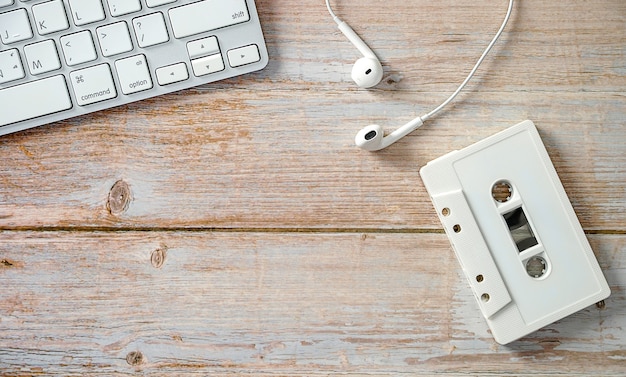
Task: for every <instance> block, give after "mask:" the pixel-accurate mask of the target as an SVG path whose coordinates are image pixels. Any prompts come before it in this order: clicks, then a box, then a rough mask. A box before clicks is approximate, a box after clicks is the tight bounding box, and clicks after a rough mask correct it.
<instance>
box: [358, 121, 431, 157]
mask: <svg viewBox="0 0 626 377" xmlns="http://www.w3.org/2000/svg"><path fill="white" fill-rule="evenodd" d="M422 124H424V121H423V120H422V118H420V117H417V118H415V119H413V120H412V121H410V122H409V123H407V124H405V125H404V126H402V127H400V128H398V129H397V130H395V131H393V132H392V133H390V134H389V135H387V136H385V135H384V133H383V128H382V127H381V126H379V125H376V124H372V125H370V126H367V127H365V128H363V129H362V130H361V131H359V132H358V133H357V134H356V137H355V138H354V143H355V144H356V145H357V147H359V148H361V149H364V150H366V151H370V152H374V151H379V150H381V149H384V148H387V147H388V146H390V145H391V144H393V143H395V142H396V141H398V140H400V139H402V138H403V137H405V136H406V135H408V134H410V133H411V132H413V131H415V129H417V128H418V127H420V126H421V125H422Z"/></svg>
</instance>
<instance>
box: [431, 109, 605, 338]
mask: <svg viewBox="0 0 626 377" xmlns="http://www.w3.org/2000/svg"><path fill="white" fill-rule="evenodd" d="M520 156H523V158H520ZM420 174H421V176H422V179H423V180H424V185H425V186H426V189H427V190H428V193H429V195H430V197H431V199H432V201H433V204H434V206H435V208H436V210H437V213H438V215H439V219H440V220H441V223H442V224H443V226H444V229H445V230H446V233H447V235H448V238H449V239H450V242H451V244H452V247H453V249H454V251H455V253H456V256H457V259H458V260H459V262H460V264H461V267H462V268H463V271H464V273H465V275H466V277H467V279H468V282H469V284H470V286H471V288H472V290H473V292H474V295H475V296H476V299H477V302H478V305H479V307H480V310H481V312H482V314H483V316H484V317H485V319H486V320H487V323H488V325H489V327H490V329H491V331H492V333H493V336H494V338H495V339H496V341H497V342H498V343H501V344H506V343H509V342H512V341H514V340H516V339H518V338H521V337H522V336H525V335H527V334H529V333H531V332H533V331H535V330H538V329H539V328H541V327H544V326H546V325H548V324H550V323H552V322H554V321H557V320H559V319H561V318H563V317H566V316H568V315H570V314H572V313H574V312H577V311H579V310H581V309H583V308H585V307H587V306H589V305H592V304H594V303H597V302H599V301H602V300H604V299H605V298H607V297H608V296H609V294H610V290H609V287H608V284H607V282H606V280H605V278H604V276H603V275H602V271H601V270H600V267H599V265H598V262H597V260H596V259H595V256H594V254H593V251H592V250H591V247H590V246H589V242H588V241H587V238H586V237H585V234H584V232H583V229H582V227H581V226H580V223H579V222H578V219H577V218H576V215H575V213H574V210H573V208H572V205H571V204H570V202H569V199H568V198H567V195H566V194H565V190H564V189H563V186H562V185H561V182H560V180H559V178H558V176H557V173H556V170H555V169H554V166H553V165H552V162H551V161H550V158H549V156H548V153H547V152H546V149H545V147H544V145H543V143H542V141H541V138H540V137H539V133H538V132H537V129H536V128H535V126H534V124H533V123H532V122H531V121H525V122H522V123H520V124H518V125H515V126H513V127H511V128H509V129H507V130H505V131H502V132H500V133H498V134H496V135H493V136H491V137H489V138H487V139H485V140H482V141H480V142H478V143H476V144H474V145H471V146H469V147H467V148H465V149H462V150H460V151H454V152H451V153H449V154H447V155H445V156H442V157H440V158H438V159H436V160H434V161H431V162H430V163H428V164H427V165H426V166H424V167H423V168H422V169H421V170H420Z"/></svg>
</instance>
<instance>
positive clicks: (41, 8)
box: [33, 0, 70, 35]
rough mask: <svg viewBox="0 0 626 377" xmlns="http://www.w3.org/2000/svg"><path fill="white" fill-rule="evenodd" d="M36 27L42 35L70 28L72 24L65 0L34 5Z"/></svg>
mask: <svg viewBox="0 0 626 377" xmlns="http://www.w3.org/2000/svg"><path fill="white" fill-rule="evenodd" d="M33 16H34V17H35V27H36V28H37V32H39V34H40V35H46V34H50V33H54V32H57V31H61V30H65V29H69V27H70V24H69V22H68V21H67V16H66V15H65V6H63V1H61V0H54V1H48V2H45V3H41V4H36V5H33Z"/></svg>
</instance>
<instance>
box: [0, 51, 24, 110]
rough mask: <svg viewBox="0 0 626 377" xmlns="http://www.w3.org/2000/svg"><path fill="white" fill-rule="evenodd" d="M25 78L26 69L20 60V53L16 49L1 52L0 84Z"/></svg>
mask: <svg viewBox="0 0 626 377" xmlns="http://www.w3.org/2000/svg"><path fill="white" fill-rule="evenodd" d="M23 77H24V67H22V61H21V60H20V53H19V52H18V51H17V50H16V49H11V50H7V51H2V52H0V84H4V83H5V82H9V81H13V80H19V79H21V78H23ZM0 105H1V103H0Z"/></svg>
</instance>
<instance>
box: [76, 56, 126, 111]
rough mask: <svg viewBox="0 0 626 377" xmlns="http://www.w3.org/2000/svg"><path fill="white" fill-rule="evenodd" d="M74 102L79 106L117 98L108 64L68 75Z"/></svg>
mask: <svg viewBox="0 0 626 377" xmlns="http://www.w3.org/2000/svg"><path fill="white" fill-rule="evenodd" d="M70 80H71V81H72V87H73V88H74V95H75V96H76V102H77V103H78V104H79V105H80V106H86V105H89V104H92V103H96V102H101V101H106V100H108V99H112V98H115V97H117V91H116V90H115V83H114V82H113V77H112V76H111V68H110V67H109V65H108V64H100V65H96V66H93V67H89V68H84V69H79V70H78V71H74V72H72V73H70Z"/></svg>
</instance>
